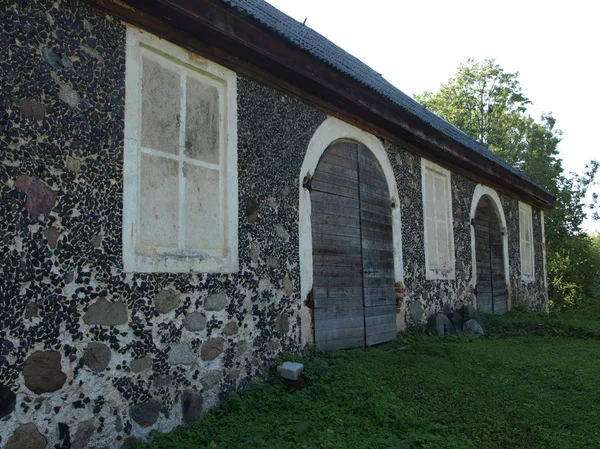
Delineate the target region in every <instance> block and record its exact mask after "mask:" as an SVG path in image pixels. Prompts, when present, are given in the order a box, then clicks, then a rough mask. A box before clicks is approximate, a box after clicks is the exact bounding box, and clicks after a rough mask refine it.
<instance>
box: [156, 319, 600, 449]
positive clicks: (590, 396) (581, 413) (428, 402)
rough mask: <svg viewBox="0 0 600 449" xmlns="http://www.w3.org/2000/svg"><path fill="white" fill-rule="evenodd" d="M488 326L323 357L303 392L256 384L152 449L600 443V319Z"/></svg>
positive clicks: (490, 322)
mask: <svg viewBox="0 0 600 449" xmlns="http://www.w3.org/2000/svg"><path fill="white" fill-rule="evenodd" d="M599 310H600V309H599ZM485 320H486V328H487V330H488V335H487V336H486V337H484V338H482V339H480V340H473V341H472V340H470V339H469V338H466V337H464V336H463V337H450V338H445V339H442V338H439V337H436V336H435V337H434V336H427V335H425V332H421V333H413V334H403V335H400V336H399V338H398V339H397V340H396V341H395V342H392V343H389V344H386V345H381V346H378V347H375V348H367V349H356V350H348V351H337V352H332V353H319V354H314V355H312V356H311V357H309V358H307V359H302V360H301V361H302V363H304V364H305V375H306V377H307V383H306V384H305V385H304V387H303V388H302V389H300V390H297V391H289V390H288V389H286V387H285V386H284V385H283V384H282V383H281V382H280V381H279V380H277V379H274V380H273V381H272V382H270V383H266V384H257V385H254V386H252V387H250V388H249V389H247V390H245V391H244V392H242V393H241V394H239V395H237V394H236V395H232V396H231V397H230V399H229V400H228V401H225V402H223V403H222V404H221V405H220V406H218V407H217V408H216V409H214V410H213V411H211V412H210V413H208V414H207V415H206V416H205V417H204V418H203V419H202V420H200V421H199V422H198V423H196V424H194V425H190V426H185V427H181V428H179V429H176V430H175V431H173V432H171V433H170V434H166V435H158V434H156V435H154V438H153V442H152V445H151V447H153V448H161V449H162V448H165V449H166V448H169V449H174V448H189V449H193V448H205V447H210V448H214V447H218V448H386V449H388V448H398V449H399V448H436V449H437V448H478V449H479V448H502V449H507V448H567V449H575V448H598V447H600V312H599V311H597V310H588V311H585V312H584V313H582V312H579V313H577V312H573V313H570V314H563V315H560V316H550V317H544V316H539V315H535V314H527V313H512V314H511V315H509V316H505V317H485ZM287 360H294V357H293V356H288V357H287ZM296 360H300V359H296Z"/></svg>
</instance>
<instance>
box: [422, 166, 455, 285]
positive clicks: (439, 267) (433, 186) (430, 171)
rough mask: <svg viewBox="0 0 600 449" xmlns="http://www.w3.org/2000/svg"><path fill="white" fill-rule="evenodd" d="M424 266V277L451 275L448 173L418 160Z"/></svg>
mask: <svg viewBox="0 0 600 449" xmlns="http://www.w3.org/2000/svg"><path fill="white" fill-rule="evenodd" d="M421 174H422V188H423V219H424V223H425V266H426V277H427V278H428V279H452V278H454V235H453V231H452V199H451V195H450V172H449V171H448V170H446V169H444V168H442V167H440V166H439V165H437V164H434V163H432V162H429V161H426V160H425V159H421Z"/></svg>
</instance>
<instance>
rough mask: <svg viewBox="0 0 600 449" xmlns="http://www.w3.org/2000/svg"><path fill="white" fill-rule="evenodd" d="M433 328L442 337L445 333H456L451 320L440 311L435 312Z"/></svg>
mask: <svg viewBox="0 0 600 449" xmlns="http://www.w3.org/2000/svg"><path fill="white" fill-rule="evenodd" d="M435 330H436V331H437V333H438V335H440V336H442V337H443V336H444V335H446V334H456V330H455V329H454V325H453V324H452V322H451V321H450V320H449V319H448V317H447V316H446V315H445V314H443V313H441V312H439V313H436V314H435Z"/></svg>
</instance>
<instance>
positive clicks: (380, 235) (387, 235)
mask: <svg viewBox="0 0 600 449" xmlns="http://www.w3.org/2000/svg"><path fill="white" fill-rule="evenodd" d="M362 237H363V239H366V240H374V241H380V242H386V243H389V244H390V246H391V247H392V248H393V246H392V245H393V238H394V236H393V234H392V230H391V229H390V230H389V231H383V232H381V231H375V230H373V229H365V228H364V227H363V228H362Z"/></svg>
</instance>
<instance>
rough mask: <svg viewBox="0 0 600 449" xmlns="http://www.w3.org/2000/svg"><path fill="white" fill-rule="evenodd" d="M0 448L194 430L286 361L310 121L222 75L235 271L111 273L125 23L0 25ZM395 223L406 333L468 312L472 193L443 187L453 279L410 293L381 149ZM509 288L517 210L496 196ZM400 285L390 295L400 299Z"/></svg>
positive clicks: (18, 5) (28, 7)
mask: <svg viewBox="0 0 600 449" xmlns="http://www.w3.org/2000/svg"><path fill="white" fill-rule="evenodd" d="M0 40H1V42H2V43H3V45H2V46H0V65H1V66H0V70H1V73H2V77H3V83H1V84H0V89H1V95H0V101H1V102H2V108H1V110H0V114H1V115H0V117H1V119H0V148H1V150H2V165H1V167H0V178H1V180H2V183H1V186H0V216H1V217H2V220H0V267H1V268H0V269H1V270H2V271H1V279H2V282H0V423H1V425H0V446H1V447H5V448H8V449H15V448H21V447H28V448H34V449H36V448H44V447H55V448H70V447H73V448H85V447H90V448H91V447H97V448H101V447H107V448H112V447H120V446H121V444H122V442H123V440H125V439H126V438H128V437H144V436H146V435H147V434H148V433H149V431H150V430H151V429H158V430H161V431H168V430H170V429H172V428H173V427H174V426H176V425H178V424H180V423H182V422H191V421H195V420H196V419H198V418H199V417H200V416H201V415H202V414H203V413H204V412H205V411H206V410H207V409H209V408H210V407H212V406H213V405H214V404H216V403H217V402H218V400H219V399H221V398H223V397H224V396H225V395H227V394H228V393H229V392H230V391H233V390H236V389H238V388H241V387H243V386H245V385H247V384H248V383H249V382H250V381H251V380H253V379H257V378H262V377H264V376H265V375H266V374H267V373H268V372H269V369H270V368H271V364H272V362H273V360H274V359H275V358H276V357H277V355H278V354H279V353H280V352H281V351H283V350H291V351H294V350H298V349H300V348H299V346H300V342H301V335H300V328H301V326H300V314H299V312H300V307H301V304H302V301H303V300H304V298H300V293H299V286H300V279H299V273H300V270H299V256H298V245H299V243H298V197H299V192H298V176H299V173H300V168H301V165H302V161H303V159H304V154H305V151H306V149H307V147H308V144H309V141H310V139H311V137H312V135H313V133H314V132H315V130H316V129H317V127H318V126H319V125H320V124H321V123H322V122H323V120H325V118H326V116H325V115H324V114H323V113H321V112H319V111H316V110H314V109H312V108H310V107H308V106H306V105H305V104H303V103H301V102H299V101H297V100H295V99H292V98H290V97H287V96H285V95H282V94H279V93H277V92H275V91H273V90H271V89H268V88H266V87H264V86H261V85H259V84H257V83H255V82H253V81H252V80H250V79H247V78H245V77H239V78H238V153H239V154H238V181H239V188H240V191H239V205H240V207H239V260H240V270H239V272H238V273H236V274H230V275H221V274H198V273H189V274H125V273H123V271H122V243H121V241H122V235H121V224H122V219H121V214H122V179H123V173H122V171H123V127H124V123H123V120H124V96H125V92H124V85H125V83H124V77H125V53H124V51H125V26H124V25H123V24H122V23H121V22H120V21H118V20H116V19H115V18H112V17H110V16H107V15H105V14H103V13H99V12H98V11H96V10H94V9H92V8H90V7H89V6H87V5H85V4H82V3H80V2H77V1H74V0H52V1H46V0H36V1H33V0H29V1H28V0H25V1H13V2H7V3H6V4H5V5H4V8H3V9H2V10H1V11H0ZM384 144H385V147H386V149H387V151H388V155H389V158H390V161H391V163H392V166H393V169H394V173H395V176H396V181H397V183H398V191H399V192H400V195H401V198H400V205H399V206H400V207H401V213H402V239H403V258H404V271H405V279H404V280H405V285H404V286H402V288H403V289H404V293H405V296H404V304H403V305H402V307H400V308H399V310H400V313H402V314H403V320H404V322H405V323H406V326H412V325H415V324H418V323H423V322H425V320H426V318H427V316H428V315H431V314H432V313H435V312H438V311H440V310H444V311H446V312H447V311H449V310H454V309H456V308H458V307H459V306H460V305H462V304H468V303H470V302H471V301H472V294H471V292H470V290H469V287H470V285H469V282H470V276H471V249H470V218H471V217H469V216H468V214H469V210H470V204H471V198H472V195H473V191H474V188H475V183H473V182H471V181H469V180H467V179H465V178H463V177H461V176H458V175H453V177H452V197H453V200H452V201H453V205H452V207H453V214H454V238H455V251H456V279H455V280H452V281H427V280H425V275H424V273H425V262H424V249H423V248H424V246H423V210H422V193H421V166H420V161H419V158H418V157H416V156H414V155H413V154H412V153H410V152H408V151H406V150H405V149H403V148H401V147H399V146H398V145H392V144H390V143H388V142H384ZM502 201H503V205H504V207H505V211H507V214H508V215H507V221H508V222H509V230H508V231H509V241H510V245H511V252H510V263H511V283H512V284H511V288H512V290H513V291H514V292H515V294H516V295H518V296H522V297H523V298H525V299H526V300H527V301H528V304H529V305H530V306H534V307H542V306H543V305H544V304H546V303H547V301H546V298H545V296H544V295H545V293H544V289H543V277H542V273H541V270H542V266H543V265H542V261H541V251H539V250H538V249H539V245H540V242H541V237H540V231H541V230H540V223H539V212H538V211H534V236H535V245H536V251H535V253H536V262H535V263H536V282H535V283H533V284H531V285H529V284H526V285H524V284H523V283H521V281H520V276H519V272H518V270H519V265H520V261H519V250H518V244H519V242H518V238H519V236H518V203H517V202H516V201H515V200H512V199H510V198H508V197H502ZM399 288H400V287H399Z"/></svg>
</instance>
